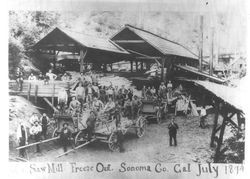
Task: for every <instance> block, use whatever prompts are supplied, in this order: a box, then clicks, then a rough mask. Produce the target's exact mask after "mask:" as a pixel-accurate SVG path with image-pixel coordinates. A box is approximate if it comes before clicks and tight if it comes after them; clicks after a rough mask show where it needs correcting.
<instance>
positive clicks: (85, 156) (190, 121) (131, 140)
mask: <svg viewBox="0 0 250 179" xmlns="http://www.w3.org/2000/svg"><path fill="white" fill-rule="evenodd" d="M176 122H177V124H178V125H179V130H178V134H177V141H178V146H176V147H174V146H172V147H170V146H169V138H168V129H167V125H168V123H169V121H168V120H167V121H163V123H162V124H161V125H158V124H154V123H150V124H148V126H147V130H146V134H145V135H144V136H143V137H142V138H139V139H138V138H137V137H136V136H135V134H134V131H131V132H129V133H127V135H126V137H125V142H124V147H125V150H126V151H125V152H124V153H116V152H111V151H110V150H109V148H108V147H107V144H105V143H99V142H96V143H92V144H91V145H89V146H87V147H85V148H81V149H78V150H77V151H75V152H73V153H70V154H68V155H66V156H62V157H60V158H55V156H57V155H59V154H61V153H63V149H62V148H61V147H60V146H58V145H55V144H54V143H50V144H46V145H42V146H41V149H42V153H41V154H37V153H33V152H29V158H30V161H33V162H38V161H39V162H43V161H78V162H99V161H110V162H121V161H125V162H167V163H176V162H183V163H187V162H206V161H210V160H211V159H210V156H211V154H212V151H211V150H210V148H209V142H210V135H211V131H212V125H209V127H208V128H206V129H201V128H199V127H198V126H199V120H198V118H197V117H189V118H187V117H177V118H176ZM211 122H212V121H210V122H209V123H211ZM29 150H31V149H29Z"/></svg>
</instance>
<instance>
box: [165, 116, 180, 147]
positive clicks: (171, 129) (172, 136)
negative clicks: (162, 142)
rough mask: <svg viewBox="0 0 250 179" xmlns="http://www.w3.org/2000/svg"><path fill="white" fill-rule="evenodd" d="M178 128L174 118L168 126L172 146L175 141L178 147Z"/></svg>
mask: <svg viewBox="0 0 250 179" xmlns="http://www.w3.org/2000/svg"><path fill="white" fill-rule="evenodd" d="M178 128H179V127H178V125H177V124H176V123H175V122H174V118H172V119H171V123H170V124H169V125H168V130H169V145H170V146H172V139H174V145H175V146H177V140H176V134H177V129H178Z"/></svg>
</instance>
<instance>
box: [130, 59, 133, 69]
mask: <svg viewBox="0 0 250 179" xmlns="http://www.w3.org/2000/svg"><path fill="white" fill-rule="evenodd" d="M130 70H131V72H133V61H130Z"/></svg>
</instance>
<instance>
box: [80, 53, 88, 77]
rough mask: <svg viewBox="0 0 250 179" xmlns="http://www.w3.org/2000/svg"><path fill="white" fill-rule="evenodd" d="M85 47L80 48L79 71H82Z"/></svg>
mask: <svg viewBox="0 0 250 179" xmlns="http://www.w3.org/2000/svg"><path fill="white" fill-rule="evenodd" d="M86 54H87V49H86V50H85V51H84V50H80V72H83V64H84V58H85V57H86Z"/></svg>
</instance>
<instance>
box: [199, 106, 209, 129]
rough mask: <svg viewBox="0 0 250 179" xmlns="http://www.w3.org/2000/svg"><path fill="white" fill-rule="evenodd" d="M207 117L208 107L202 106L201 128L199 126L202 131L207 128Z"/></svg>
mask: <svg viewBox="0 0 250 179" xmlns="http://www.w3.org/2000/svg"><path fill="white" fill-rule="evenodd" d="M206 117H207V111H206V107H205V106H202V107H201V112H200V126H199V127H201V128H202V129H204V128H205V127H206V124H205V120H206Z"/></svg>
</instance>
